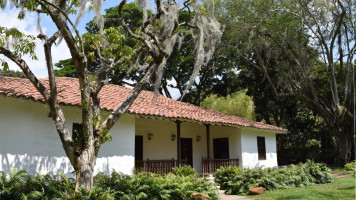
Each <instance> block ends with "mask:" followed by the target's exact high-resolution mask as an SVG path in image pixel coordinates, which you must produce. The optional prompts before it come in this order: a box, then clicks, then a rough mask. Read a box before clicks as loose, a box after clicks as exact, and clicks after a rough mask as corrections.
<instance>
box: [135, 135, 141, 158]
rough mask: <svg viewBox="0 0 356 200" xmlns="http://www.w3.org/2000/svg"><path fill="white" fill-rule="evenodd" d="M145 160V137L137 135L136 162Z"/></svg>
mask: <svg viewBox="0 0 356 200" xmlns="http://www.w3.org/2000/svg"><path fill="white" fill-rule="evenodd" d="M142 160H143V136H142V135H135V161H142Z"/></svg>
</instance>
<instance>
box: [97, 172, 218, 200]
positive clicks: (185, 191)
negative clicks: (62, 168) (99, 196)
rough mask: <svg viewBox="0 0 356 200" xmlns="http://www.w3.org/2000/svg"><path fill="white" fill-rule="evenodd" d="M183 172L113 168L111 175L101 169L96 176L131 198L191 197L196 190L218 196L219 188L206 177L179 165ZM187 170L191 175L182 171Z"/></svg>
mask: <svg viewBox="0 0 356 200" xmlns="http://www.w3.org/2000/svg"><path fill="white" fill-rule="evenodd" d="M176 172H177V173H179V175H176V174H172V173H170V174H166V175H164V176H161V175H157V174H152V173H148V174H147V173H138V174H136V175H134V176H133V177H130V176H128V175H124V174H121V173H117V172H113V173H112V174H111V177H108V176H106V175H105V174H103V173H101V174H98V175H97V176H95V186H97V187H102V188H110V189H112V190H113V191H115V192H116V194H115V198H117V199H122V200H129V199H167V200H168V199H172V200H175V199H176V200H178V199H189V197H190V195H191V194H192V193H194V192H201V193H206V194H208V195H209V197H210V199H218V193H217V190H216V189H215V188H214V187H213V185H212V184H211V183H210V182H208V181H207V180H205V179H201V178H199V177H198V176H196V175H195V173H191V172H192V171H191V170H189V169H188V170H187V169H182V170H181V169H177V170H176ZM186 172H189V173H187V174H188V175H187V176H183V175H182V174H184V173H186Z"/></svg>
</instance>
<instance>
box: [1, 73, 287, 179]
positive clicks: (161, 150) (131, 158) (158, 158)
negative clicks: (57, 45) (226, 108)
mask: <svg viewBox="0 0 356 200" xmlns="http://www.w3.org/2000/svg"><path fill="white" fill-rule="evenodd" d="M41 81H42V82H44V83H45V85H46V84H47V85H48V83H47V81H46V80H45V79H43V80H41ZM57 86H58V88H59V89H60V90H63V91H62V92H61V93H60V97H59V102H60V103H61V105H62V108H63V111H64V114H65V116H66V123H67V127H69V128H70V130H71V131H72V127H73V124H75V123H80V122H81V110H80V108H79V106H80V104H79V103H80V92H79V90H78V80H77V79H74V78H57ZM129 91H130V89H129V88H125V87H122V86H116V85H107V86H105V87H104V88H103V89H102V92H101V93H100V96H101V102H102V103H101V107H102V109H103V114H105V113H108V111H111V110H113V109H115V108H117V107H118V106H119V105H120V104H121V102H122V101H123V100H124V99H125V96H127V95H128V93H129ZM152 98H153V93H152V92H148V91H143V92H141V94H140V95H139V97H138V98H137V99H136V100H135V102H134V104H133V105H132V106H131V107H130V110H129V113H127V114H125V115H124V116H123V117H122V118H120V119H119V120H118V122H117V123H116V125H115V126H114V127H113V128H112V129H111V130H110V134H111V136H112V138H113V140H112V141H111V142H108V143H105V144H103V145H102V147H101V149H100V152H99V155H98V159H97V164H96V168H95V171H96V172H99V171H102V172H105V173H110V172H111V171H112V170H115V171H120V172H124V173H126V174H132V172H133V170H134V168H135V166H136V169H137V170H145V171H157V170H158V171H166V170H168V171H169V170H170V168H171V167H174V166H177V165H178V164H183V163H188V164H190V165H192V167H193V168H195V169H197V170H198V172H204V173H209V172H214V171H215V169H216V168H218V167H219V166H222V165H239V166H240V167H250V168H252V167H255V166H266V167H273V166H277V153H276V134H277V133H285V132H286V131H287V130H285V129H283V128H280V127H276V126H272V125H266V124H263V123H259V122H254V121H249V120H245V119H242V118H239V117H235V116H229V115H225V114H222V113H219V112H216V111H213V110H209V109H205V108H201V107H198V106H194V105H190V104H187V103H182V102H178V101H175V100H173V99H169V98H167V97H164V96H162V95H159V96H158V98H157V101H156V102H152ZM48 112H49V108H48V106H47V105H46V104H44V102H43V98H42V97H41V95H40V94H39V93H38V92H36V90H35V88H34V87H33V86H32V84H31V83H30V82H29V81H28V80H27V79H20V78H10V77H0V160H1V165H0V171H5V172H8V171H9V170H10V169H11V168H12V167H15V166H17V167H18V168H19V169H25V170H27V171H28V172H30V173H33V172H35V171H38V172H41V173H46V172H48V171H52V172H54V173H55V174H56V173H58V172H64V173H66V174H70V173H71V172H72V171H74V170H73V168H72V167H71V165H70V163H69V160H68V158H67V157H66V155H65V153H64V150H63V148H62V144H61V142H60V139H59V136H58V134H57V132H56V128H55V124H54V122H53V121H52V119H51V118H48V117H47V115H48ZM178 158H180V159H178ZM182 160H183V161H182Z"/></svg>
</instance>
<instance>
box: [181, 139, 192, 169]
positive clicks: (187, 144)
mask: <svg viewBox="0 0 356 200" xmlns="http://www.w3.org/2000/svg"><path fill="white" fill-rule="evenodd" d="M180 150H181V154H180V155H181V158H182V159H187V160H188V164H189V165H190V166H192V167H193V139H192V138H181V139H180Z"/></svg>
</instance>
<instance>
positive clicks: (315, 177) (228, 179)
mask: <svg viewBox="0 0 356 200" xmlns="http://www.w3.org/2000/svg"><path fill="white" fill-rule="evenodd" d="M333 180H334V179H333V177H332V175H331V170H330V169H329V168H328V167H327V166H326V165H325V164H322V163H314V162H313V161H307V162H306V163H304V164H303V163H299V164H298V165H291V167H290V168H280V169H278V168H276V167H275V168H265V169H262V168H254V169H241V168H239V167H231V166H230V167H221V168H220V169H218V170H217V173H216V182H217V183H218V184H219V185H220V187H221V189H225V190H226V193H228V194H246V193H247V192H248V189H249V188H250V187H251V186H260V187H264V188H266V189H267V190H275V189H283V188H291V187H303V186H306V185H310V184H319V183H329V182H333Z"/></svg>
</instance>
